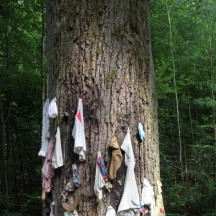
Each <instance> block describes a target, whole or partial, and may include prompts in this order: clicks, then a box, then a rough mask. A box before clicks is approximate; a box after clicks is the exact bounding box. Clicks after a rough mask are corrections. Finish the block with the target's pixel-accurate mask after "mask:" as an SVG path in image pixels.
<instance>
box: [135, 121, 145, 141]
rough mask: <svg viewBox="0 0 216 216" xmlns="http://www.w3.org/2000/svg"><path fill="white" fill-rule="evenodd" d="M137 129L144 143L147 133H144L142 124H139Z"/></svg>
mask: <svg viewBox="0 0 216 216" xmlns="http://www.w3.org/2000/svg"><path fill="white" fill-rule="evenodd" d="M137 128H138V134H139V137H140V139H141V140H142V141H143V140H144V139H145V132H144V130H143V126H142V124H141V123H140V122H139V124H138V127H137Z"/></svg>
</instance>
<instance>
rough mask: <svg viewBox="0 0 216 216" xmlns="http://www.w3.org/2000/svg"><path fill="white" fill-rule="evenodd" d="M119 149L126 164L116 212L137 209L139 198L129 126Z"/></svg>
mask: <svg viewBox="0 0 216 216" xmlns="http://www.w3.org/2000/svg"><path fill="white" fill-rule="evenodd" d="M121 149H122V150H123V151H124V152H125V165H126V166H127V172H126V177H125V184H124V190H123V195H122V198H121V201H120V204H119V207H118V212H120V211H125V210H128V209H137V210H139V208H140V200H139V193H138V188H137V183H136V178H135V173H134V167H135V158H134V153H133V148H132V143H131V138H130V131H129V128H128V130H127V135H126V137H125V139H124V141H123V143H122V146H121Z"/></svg>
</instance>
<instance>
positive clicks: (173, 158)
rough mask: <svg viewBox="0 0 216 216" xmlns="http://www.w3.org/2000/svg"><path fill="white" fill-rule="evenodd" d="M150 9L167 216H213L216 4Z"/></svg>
mask: <svg viewBox="0 0 216 216" xmlns="http://www.w3.org/2000/svg"><path fill="white" fill-rule="evenodd" d="M166 2H167V4H168V8H169V10H170V16H171V29H172V36H173V37H172V43H173V48H174V62H175V66H176V85H177V89H176V90H177V93H178V99H179V112H180V126H181V141H182V148H183V151H182V154H183V170H181V165H180V162H179V141H178V128H177V113H176V101H175V89H174V84H173V79H174V77H173V65H172V64H173V62H172V56H171V51H170V40H169V39H170V35H169V34H170V32H169V23H168V18H167V9H166ZM150 8H151V37H152V45H153V46H152V49H153V57H154V62H155V71H156V76H157V92H158V119H159V136H160V157H161V176H162V182H163V192H164V193H163V195H164V202H165V209H166V213H167V214H166V215H194V216H199V215H214V214H215V211H214V209H215V207H216V206H215V205H216V202H215V200H216V198H215V194H216V193H215V190H216V185H215V182H216V159H215V158H216V136H215V131H216V126H215V119H216V102H215V94H216V86H215V83H216V70H215V67H216V58H215V56H216V55H215V54H216V50H215V48H214V47H215V46H214V45H215V43H216V37H215V34H216V26H215V24H214V22H215V19H216V15H215V12H214V11H215V8H216V2H215V1H213V0H205V1H196V0H193V1H186V0H181V1H179V0H167V1H166V0H161V1H151V7H150ZM181 174H183V178H182V176H181Z"/></svg>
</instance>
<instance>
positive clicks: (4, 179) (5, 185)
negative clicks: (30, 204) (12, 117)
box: [0, 98, 9, 208]
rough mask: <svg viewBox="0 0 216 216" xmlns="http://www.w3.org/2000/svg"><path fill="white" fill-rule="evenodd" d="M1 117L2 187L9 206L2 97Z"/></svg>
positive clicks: (0, 104) (0, 105)
mask: <svg viewBox="0 0 216 216" xmlns="http://www.w3.org/2000/svg"><path fill="white" fill-rule="evenodd" d="M0 115H1V116H0V117H1V159H2V161H3V166H2V173H1V179H2V189H3V194H5V196H6V197H5V198H6V204H7V205H6V206H7V208H9V188H8V170H7V141H6V122H5V117H4V110H3V103H2V100H1V98H0Z"/></svg>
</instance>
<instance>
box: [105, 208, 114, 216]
mask: <svg viewBox="0 0 216 216" xmlns="http://www.w3.org/2000/svg"><path fill="white" fill-rule="evenodd" d="M106 216H116V211H115V209H114V208H113V207H112V206H108V208H107V212H106Z"/></svg>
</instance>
